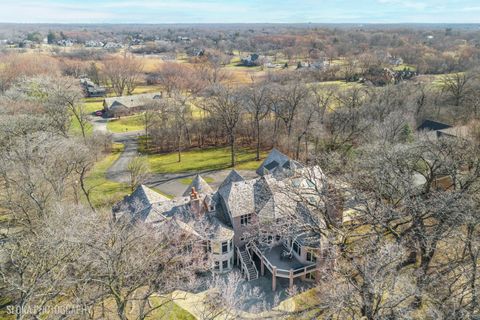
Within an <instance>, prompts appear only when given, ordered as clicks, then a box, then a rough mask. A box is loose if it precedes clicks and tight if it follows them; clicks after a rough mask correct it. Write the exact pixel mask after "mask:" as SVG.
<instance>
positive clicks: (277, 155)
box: [257, 149, 290, 176]
mask: <svg viewBox="0 0 480 320" xmlns="http://www.w3.org/2000/svg"><path fill="white" fill-rule="evenodd" d="M289 160H290V158H289V157H288V156H287V155H285V154H283V153H281V152H280V151H278V150H277V149H272V151H270V153H269V154H268V157H267V158H266V159H265V160H264V161H263V162H262V164H261V165H260V167H259V168H258V169H257V174H258V175H260V176H263V175H265V174H266V173H268V172H271V171H272V170H274V169H275V168H276V167H278V166H280V167H281V166H283V165H284V164H285V162H287V161H289Z"/></svg>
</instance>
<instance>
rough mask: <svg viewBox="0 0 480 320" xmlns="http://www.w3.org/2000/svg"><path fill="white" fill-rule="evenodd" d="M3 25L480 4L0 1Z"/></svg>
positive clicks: (442, 10) (360, 14)
mask: <svg viewBox="0 0 480 320" xmlns="http://www.w3.org/2000/svg"><path fill="white" fill-rule="evenodd" d="M0 22H31V23H38V22H45V23H239V22H243V23H255V22H257V23H265V22H271V23H304V22H318V23H399V22H417V23H480V0H448V1H447V0H202V1H198V0H197V1H195V0H173V1H171V0H156V1H154V0H78V1H77V0H75V1H74V0H0Z"/></svg>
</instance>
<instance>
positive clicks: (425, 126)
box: [417, 119, 452, 131]
mask: <svg viewBox="0 0 480 320" xmlns="http://www.w3.org/2000/svg"><path fill="white" fill-rule="evenodd" d="M451 127H452V126H451V125H448V124H445V123H442V122H438V121H434V120H430V119H426V120H424V121H423V122H422V124H421V125H420V126H419V127H418V128H417V131H424V130H428V131H437V130H443V129H448V128H451Z"/></svg>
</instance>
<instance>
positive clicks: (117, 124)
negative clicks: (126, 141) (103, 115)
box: [107, 113, 144, 132]
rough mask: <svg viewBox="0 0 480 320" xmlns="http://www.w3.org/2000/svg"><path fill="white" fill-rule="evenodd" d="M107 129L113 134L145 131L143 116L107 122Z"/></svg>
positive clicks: (138, 115)
mask: <svg viewBox="0 0 480 320" xmlns="http://www.w3.org/2000/svg"><path fill="white" fill-rule="evenodd" d="M107 129H108V130H109V131H111V132H130V131H139V130H143V129H144V124H143V114H142V113H139V114H135V115H133V116H128V117H121V118H120V119H112V120H109V121H108V122H107Z"/></svg>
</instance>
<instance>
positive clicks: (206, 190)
mask: <svg viewBox="0 0 480 320" xmlns="http://www.w3.org/2000/svg"><path fill="white" fill-rule="evenodd" d="M192 188H195V191H197V192H198V193H203V194H210V193H213V189H212V187H210V185H209V184H208V183H207V181H205V180H204V179H203V178H202V177H201V176H200V175H199V174H197V175H196V176H195V178H193V180H192V183H190V185H189V186H188V188H187V190H185V192H184V193H183V196H184V197H188V196H189V195H190V193H192Z"/></svg>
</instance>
